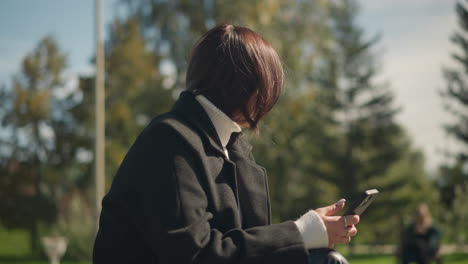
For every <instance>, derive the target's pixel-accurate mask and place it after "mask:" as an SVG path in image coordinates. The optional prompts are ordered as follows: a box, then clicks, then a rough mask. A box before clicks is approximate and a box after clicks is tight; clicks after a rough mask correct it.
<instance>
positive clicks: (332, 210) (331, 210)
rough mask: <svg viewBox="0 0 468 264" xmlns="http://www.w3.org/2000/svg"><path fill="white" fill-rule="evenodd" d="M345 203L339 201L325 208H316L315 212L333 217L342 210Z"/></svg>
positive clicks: (343, 200) (342, 200)
mask: <svg viewBox="0 0 468 264" xmlns="http://www.w3.org/2000/svg"><path fill="white" fill-rule="evenodd" d="M345 202H346V200H345V199H340V200H339V201H338V202H336V203H335V204H332V205H329V206H325V207H322V208H318V209H316V210H315V211H316V212H317V213H319V214H322V215H326V216H330V215H334V214H336V213H338V212H339V211H340V210H341V209H343V207H344V205H345Z"/></svg>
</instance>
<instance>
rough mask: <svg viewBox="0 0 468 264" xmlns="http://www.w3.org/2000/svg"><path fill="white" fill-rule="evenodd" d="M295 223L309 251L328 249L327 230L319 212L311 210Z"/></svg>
mask: <svg viewBox="0 0 468 264" xmlns="http://www.w3.org/2000/svg"><path fill="white" fill-rule="evenodd" d="M294 223H295V224H296V226H297V229H299V232H300V233H301V236H302V239H303V240H304V244H305V247H306V248H307V249H310V248H324V247H328V233H327V228H326V226H325V224H324V223H323V221H322V218H321V217H320V215H318V214H317V212H315V211H314V210H310V211H309V212H307V213H306V214H305V215H303V216H301V218H299V219H297V220H296V221H295V222H294Z"/></svg>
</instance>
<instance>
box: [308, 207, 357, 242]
mask: <svg viewBox="0 0 468 264" xmlns="http://www.w3.org/2000/svg"><path fill="white" fill-rule="evenodd" d="M344 204H345V200H344V199H341V200H339V201H338V202H337V203H335V204H333V205H330V206H326V207H322V208H318V209H315V212H317V214H319V216H320V217H321V218H322V221H323V223H324V224H325V227H326V228H327V233H328V246H329V247H330V248H332V247H333V246H334V245H335V243H349V242H351V237H353V236H355V235H357V229H356V226H355V225H356V224H358V223H359V216H358V215H345V216H334V215H335V214H336V213H338V212H339V211H340V210H341V209H343V207H344Z"/></svg>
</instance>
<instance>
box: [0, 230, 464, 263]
mask: <svg viewBox="0 0 468 264" xmlns="http://www.w3.org/2000/svg"><path fill="white" fill-rule="evenodd" d="M348 260H349V263H350V264H396V263H397V262H396V260H395V257H393V256H386V255H358V256H353V257H348ZM13 263H16V264H48V263H49V262H48V261H47V260H46V259H45V258H41V257H37V256H31V254H30V249H29V236H28V233H26V232H25V231H6V230H5V229H2V228H1V227H0V264H13ZM61 263H62V264H91V261H71V260H67V259H65V260H64V261H62V262H61ZM443 263H444V264H468V254H453V255H449V256H444V257H443Z"/></svg>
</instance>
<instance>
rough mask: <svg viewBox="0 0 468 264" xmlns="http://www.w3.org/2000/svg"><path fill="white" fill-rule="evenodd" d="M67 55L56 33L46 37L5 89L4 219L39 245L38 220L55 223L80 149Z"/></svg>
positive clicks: (1, 96) (0, 114)
mask: <svg viewBox="0 0 468 264" xmlns="http://www.w3.org/2000/svg"><path fill="white" fill-rule="evenodd" d="M65 66H66V57H65V55H64V54H63V53H62V52H61V51H60V49H59V47H58V45H57V43H56V41H55V40H54V38H53V37H51V36H47V37H45V38H44V39H42V40H41V41H40V42H39V44H38V45H37V47H36V48H35V49H34V50H33V51H32V52H31V53H30V54H28V55H27V56H25V58H24V59H23V63H22V68H21V73H19V74H18V75H16V76H14V78H13V80H12V84H11V87H6V86H4V87H2V89H1V91H0V100H1V101H2V102H7V103H5V104H2V109H1V110H2V111H1V112H0V118H1V125H2V129H3V130H4V133H3V134H2V138H1V140H2V146H5V147H3V148H2V150H1V151H0V153H1V161H0V162H1V163H0V165H1V170H2V181H1V182H0V189H1V190H2V191H0V193H1V195H2V196H3V195H6V196H4V197H1V198H2V199H1V201H0V204H1V205H0V209H1V211H0V222H1V223H2V224H3V225H6V226H7V227H23V228H28V229H29V230H30V233H31V247H32V249H33V250H36V249H37V243H38V237H37V236H38V229H37V226H38V223H39V222H40V221H43V222H46V223H50V222H53V221H54V219H55V215H56V203H55V201H56V200H57V199H58V197H59V196H60V194H61V192H62V190H63V189H65V188H66V186H67V185H70V183H71V182H72V177H69V176H70V175H71V174H69V173H68V171H67V170H68V169H69V168H71V167H72V163H73V160H74V158H75V154H76V151H77V147H76V145H75V144H74V142H75V135H74V130H75V128H76V123H75V122H74V121H75V120H74V117H73V116H72V115H71V113H70V112H69V109H70V108H71V107H72V106H73V105H74V103H75V97H74V95H73V93H71V92H68V91H67V89H65V88H64V79H63V77H62V75H63V71H64V69H65Z"/></svg>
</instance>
